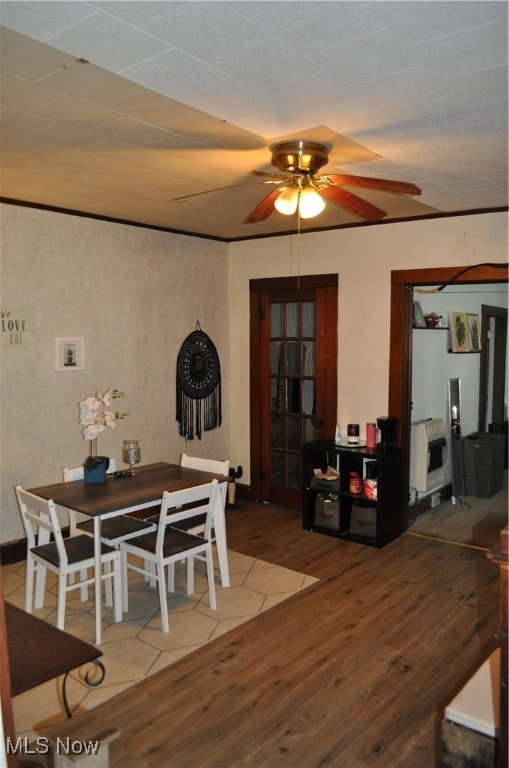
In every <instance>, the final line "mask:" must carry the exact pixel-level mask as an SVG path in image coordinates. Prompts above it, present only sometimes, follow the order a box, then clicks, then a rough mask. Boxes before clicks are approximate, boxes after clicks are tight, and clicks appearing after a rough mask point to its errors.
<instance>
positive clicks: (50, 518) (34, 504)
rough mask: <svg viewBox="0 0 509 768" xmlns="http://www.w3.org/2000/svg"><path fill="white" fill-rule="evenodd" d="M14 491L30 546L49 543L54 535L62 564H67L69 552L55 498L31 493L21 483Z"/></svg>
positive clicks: (31, 547) (30, 547)
mask: <svg viewBox="0 0 509 768" xmlns="http://www.w3.org/2000/svg"><path fill="white" fill-rule="evenodd" d="M14 491H15V493H16V499H17V502H18V507H19V511H20V513H21V519H22V521H23V527H24V529H25V533H26V537H27V542H28V548H29V549H33V548H34V547H37V546H40V545H42V544H48V543H49V541H50V537H51V535H53V537H54V539H55V543H56V546H57V551H58V556H59V559H60V564H61V565H67V553H66V551H65V547H64V543H63V537H62V531H61V529H60V523H59V522H58V516H57V511H56V508H55V504H54V502H53V500H52V499H43V498H42V497H41V496H36V495H35V494H34V493H30V491H25V490H24V489H23V488H22V487H21V485H17V486H16V487H15V488H14Z"/></svg>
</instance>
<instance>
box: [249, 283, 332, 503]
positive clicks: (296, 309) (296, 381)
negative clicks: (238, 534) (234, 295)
mask: <svg viewBox="0 0 509 768" xmlns="http://www.w3.org/2000/svg"><path fill="white" fill-rule="evenodd" d="M250 299H251V301H250V306H251V375H250V384H251V494H252V496H253V497H254V498H256V499H258V500H260V501H269V502H272V503H275V504H283V505H285V506H289V507H293V508H296V509H299V508H300V507H301V502H302V491H303V485H304V478H303V474H302V448H303V445H304V443H306V442H309V441H311V440H319V439H322V438H324V437H333V436H334V429H335V425H336V409H337V330H338V329H337V307H338V277H337V275H316V276H305V277H300V278H274V279H267V280H252V281H251V282H250Z"/></svg>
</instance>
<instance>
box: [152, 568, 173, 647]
mask: <svg viewBox="0 0 509 768" xmlns="http://www.w3.org/2000/svg"><path fill="white" fill-rule="evenodd" d="M155 566H156V576H157V586H158V588H159V603H160V606H161V625H162V630H163V632H169V631H170V625H169V622H168V602H167V599H168V598H167V597H166V583H165V582H166V578H165V574H164V565H163V564H162V563H156V564H155Z"/></svg>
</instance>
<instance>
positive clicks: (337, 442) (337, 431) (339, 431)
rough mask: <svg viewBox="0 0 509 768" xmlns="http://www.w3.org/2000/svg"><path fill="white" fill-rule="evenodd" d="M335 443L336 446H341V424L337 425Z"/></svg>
mask: <svg viewBox="0 0 509 768" xmlns="http://www.w3.org/2000/svg"><path fill="white" fill-rule="evenodd" d="M334 443H335V445H341V430H340V428H339V424H336V433H335V435H334Z"/></svg>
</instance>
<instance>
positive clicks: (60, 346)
mask: <svg viewBox="0 0 509 768" xmlns="http://www.w3.org/2000/svg"><path fill="white" fill-rule="evenodd" d="M84 370H85V350H84V345H83V339H64V338H62V339H55V371H84Z"/></svg>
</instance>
